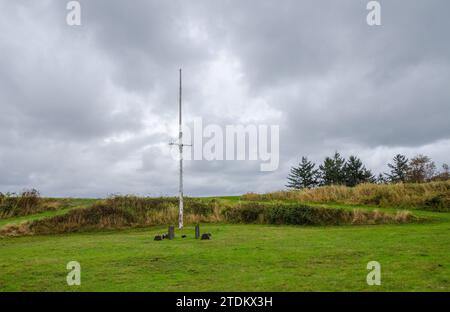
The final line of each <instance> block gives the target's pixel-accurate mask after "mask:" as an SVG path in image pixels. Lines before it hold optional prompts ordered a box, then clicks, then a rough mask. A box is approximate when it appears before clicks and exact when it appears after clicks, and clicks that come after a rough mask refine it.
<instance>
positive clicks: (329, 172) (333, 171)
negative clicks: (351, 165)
mask: <svg viewBox="0 0 450 312" xmlns="http://www.w3.org/2000/svg"><path fill="white" fill-rule="evenodd" d="M344 164H345V159H344V158H342V157H341V155H340V154H339V153H338V152H336V153H334V156H333V158H330V157H327V158H325V160H324V162H323V164H322V165H320V166H319V169H320V173H321V180H322V181H321V184H323V185H333V184H344V183H345V173H344Z"/></svg>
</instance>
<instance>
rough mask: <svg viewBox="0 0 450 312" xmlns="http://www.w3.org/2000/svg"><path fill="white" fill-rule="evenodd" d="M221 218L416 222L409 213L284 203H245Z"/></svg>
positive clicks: (287, 221)
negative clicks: (388, 212)
mask: <svg viewBox="0 0 450 312" xmlns="http://www.w3.org/2000/svg"><path fill="white" fill-rule="evenodd" d="M223 215H224V219H225V220H226V221H227V222H231V223H259V224H290V225H345V224H385V223H406V222H412V221H416V220H417V218H416V217H414V216H413V215H412V214H411V213H410V212H408V211H399V212H397V213H396V214H387V213H384V212H380V211H377V210H376V211H364V210H361V209H353V210H345V209H333V208H322V207H312V206H308V205H304V204H295V205H292V204H291V205H289V204H286V203H270V204H262V203H246V204H242V205H239V206H235V207H231V208H226V209H224V210H223Z"/></svg>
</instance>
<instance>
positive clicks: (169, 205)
mask: <svg viewBox="0 0 450 312" xmlns="http://www.w3.org/2000/svg"><path fill="white" fill-rule="evenodd" d="M184 216H185V222H186V223H199V222H218V221H220V220H221V218H220V216H219V211H218V206H217V203H216V201H215V200H210V201H202V200H197V199H190V198H186V200H185V210H184ZM177 220H178V199H177V198H148V197H136V196H115V197H111V198H108V199H106V200H104V201H99V202H97V203H95V204H94V205H92V206H91V207H88V208H82V209H73V210H71V211H69V212H68V213H66V214H64V215H58V216H54V217H50V218H46V219H41V220H35V221H30V222H26V223H22V224H19V225H9V226H5V227H4V228H2V229H1V230H0V235H11V236H14V235H27V234H61V233H71V232H80V231H92V230H102V229H120V228H129V227H142V226H152V225H163V224H176V223H177V222H178V221H177Z"/></svg>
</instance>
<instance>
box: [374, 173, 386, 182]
mask: <svg viewBox="0 0 450 312" xmlns="http://www.w3.org/2000/svg"><path fill="white" fill-rule="evenodd" d="M387 182H388V181H387V180H386V178H385V177H384V175H383V174H381V173H380V174H379V175H378V177H377V179H376V183H377V184H386V183H387Z"/></svg>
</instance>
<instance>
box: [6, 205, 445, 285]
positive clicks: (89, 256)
mask: <svg viewBox="0 0 450 312" xmlns="http://www.w3.org/2000/svg"><path fill="white" fill-rule="evenodd" d="M228 200H238V199H235V198H233V199H228ZM88 203H89V202H86V201H79V202H77V203H74V204H73V205H72V206H71V207H69V208H65V209H73V208H75V207H77V205H79V206H81V207H83V206H84V205H86V204H88ZM322 205H323V206H328V207H331V208H334V209H353V208H355V206H354V205H351V206H349V205H339V204H334V205H325V204H322ZM364 208H367V207H364ZM369 209H370V207H369ZM383 210H385V211H391V212H392V211H394V210H395V209H389V208H383ZM62 213H65V212H64V211H51V212H45V213H41V214H36V215H29V216H26V217H18V218H11V219H7V221H6V220H2V221H1V222H2V223H0V227H1V226H2V225H5V224H6V223H20V222H24V221H26V220H30V219H36V218H45V217H47V216H48V215H46V214H62ZM414 215H416V216H420V217H423V218H427V219H428V221H427V222H422V223H412V224H401V225H399V224H392V225H373V226H355V225H348V226H275V225H256V224H254V225H249V224H245V225H244V224H236V225H230V224H209V225H202V232H211V233H212V240H211V241H197V240H195V239H194V238H193V234H194V233H193V232H194V231H193V228H192V227H187V228H185V230H184V231H183V232H182V233H181V232H178V231H177V233H176V235H177V238H176V239H175V240H174V241H162V242H156V241H153V236H154V235H155V234H157V233H161V232H163V231H164V230H165V227H147V228H141V229H128V230H115V231H101V232H100V231H99V232H86V233H73V234H62V235H48V236H26V237H15V238H6V237H3V238H0V291H450V252H449V251H450V235H449V233H450V213H438V212H429V211H421V210H414ZM181 234H186V235H188V237H187V238H185V239H182V238H181ZM73 260H75V261H78V262H79V263H80V264H81V286H73V287H69V286H67V283H66V275H67V273H68V270H66V264H67V263H68V262H69V261H73ZM372 260H375V261H378V262H380V264H381V269H382V285H381V286H368V285H367V283H366V275H367V273H368V270H367V269H366V265H367V263H368V262H369V261H372Z"/></svg>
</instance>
